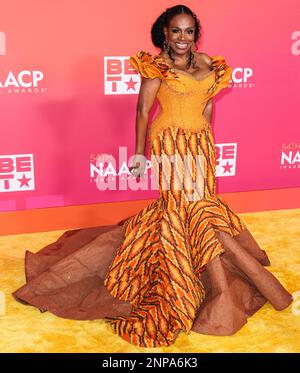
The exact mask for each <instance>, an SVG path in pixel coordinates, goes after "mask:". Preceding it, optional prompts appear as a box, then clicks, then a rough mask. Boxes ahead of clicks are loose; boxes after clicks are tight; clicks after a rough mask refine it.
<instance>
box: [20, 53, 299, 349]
mask: <svg viewBox="0 0 300 373" xmlns="http://www.w3.org/2000/svg"><path fill="white" fill-rule="evenodd" d="M130 62H131V65H132V67H133V68H134V69H136V70H137V71H138V72H139V73H140V74H141V75H142V76H144V77H146V78H149V79H153V78H160V80H161V85H160V88H159V91H158V94H157V98H158V101H159V103H160V112H159V114H158V116H157V117H156V119H155V120H154V122H153V123H152V126H151V129H150V136H149V137H150V149H151V157H152V158H151V159H154V160H155V159H157V158H155V157H162V156H165V158H166V159H170V158H171V157H172V156H173V157H175V159H176V160H177V162H174V163H173V167H170V164H169V163H165V164H164V163H163V162H162V163H161V162H160V163H159V162H157V163H156V164H155V167H156V172H157V176H158V182H159V198H158V199H157V200H155V201H154V202H152V203H150V204H149V205H148V206H146V207H145V208H144V209H142V210H141V211H139V212H138V213H137V214H136V215H134V216H131V217H128V218H126V219H124V220H122V221H121V222H119V223H118V224H116V225H112V226H100V227H93V228H83V229H77V230H70V231H66V232H65V233H64V234H63V235H62V236H61V237H59V239H58V240H57V241H56V242H54V243H51V244H50V245H48V246H46V247H44V248H43V249H41V250H40V251H39V252H38V253H35V254H33V253H31V252H29V251H26V258H25V259H26V260H25V265H26V284H25V285H23V286H22V287H20V288H19V289H18V290H16V291H15V292H14V293H13V295H14V297H15V299H17V300H18V301H20V302H23V303H25V304H30V305H33V306H35V307H38V308H39V309H40V310H41V311H49V312H52V313H54V314H55V315H57V316H60V317H64V318H70V319H80V320H94V319H104V320H105V321H106V322H108V323H109V324H110V325H111V326H112V328H113V330H114V331H115V332H116V333H117V334H118V335H119V336H121V337H122V338H123V339H125V340H126V341H128V342H130V343H132V344H134V345H138V346H141V347H161V346H169V345H171V344H173V343H174V341H175V339H176V337H177V335H178V333H179V332H180V331H184V332H186V333H189V332H190V331H194V332H198V333H202V334H211V335H230V334H233V333H235V332H236V331H237V330H239V329H240V328H241V327H242V326H243V325H244V324H245V323H246V322H247V318H248V317H249V316H251V315H252V314H253V313H255V312H256V311H257V310H258V309H259V308H261V307H262V306H263V304H264V303H265V302H266V301H269V302H270V303H271V304H272V305H273V306H274V308H275V309H277V310H282V309H284V308H286V307H287V306H288V305H289V304H290V303H291V301H292V296H291V294H290V293H289V292H288V291H287V290H286V289H285V288H284V287H283V286H282V285H281V284H280V282H279V281H278V280H277V279H276V278H275V277H274V276H273V275H272V274H271V273H270V272H269V271H267V270H266V269H265V268H264V266H268V265H270V262H269V259H268V257H267V255H266V253H265V251H263V250H262V249H261V248H260V247H259V245H258V243H257V242H256V240H255V239H254V237H253V236H252V235H251V233H250V231H249V230H248V229H247V227H246V225H245V223H244V222H243V221H242V220H241V219H240V217H239V216H238V215H237V214H236V213H235V212H234V211H233V210H232V209H231V208H230V206H229V205H228V204H227V203H226V202H225V201H224V200H223V199H222V198H221V197H219V196H218V195H217V194H216V184H215V170H216V158H215V148H214V141H213V136H212V131H211V126H210V124H209V123H208V122H207V121H206V119H205V117H204V116H203V109H204V107H205V104H206V101H207V100H208V99H209V98H211V97H212V96H214V95H216V94H217V93H218V92H219V91H220V90H221V89H222V88H225V87H227V85H228V83H229V81H230V78H231V71H232V70H231V68H230V66H228V64H227V63H226V61H225V60H224V58H223V57H222V56H220V55H216V56H213V57H212V62H213V63H212V70H211V71H210V72H209V73H208V74H207V75H206V76H204V78H202V79H201V80H197V79H195V78H194V77H193V76H192V75H191V74H188V73H186V72H181V71H176V70H174V69H172V68H171V67H170V66H169V65H168V64H167V63H166V61H165V60H164V59H163V58H162V57H160V56H158V55H156V56H153V55H151V54H150V53H149V52H147V51H140V52H138V53H137V54H136V55H134V56H131V57H130ZM187 156H188V159H189V162H188V167H187V171H188V172H187V174H186V173H185V174H184V175H185V178H186V179H187V180H189V182H190V183H189V182H187V183H185V182H184V183H183V188H177V185H178V184H176V181H178V179H180V176H182V174H183V172H185V171H186V169H183V165H184V159H186V157H187ZM199 156H200V159H201V166H202V167H201V170H202V173H200V175H201V176H202V177H201V178H199V173H198V171H199V168H198V171H197V167H196V165H197V159H198V158H197V157H199ZM173 159H174V158H173ZM166 170H167V171H166ZM166 178H168V179H169V187H168V188H165V187H164V185H165V182H166ZM186 179H185V181H186ZM191 183H193V184H191ZM191 185H194V188H191ZM191 191H192V193H191Z"/></svg>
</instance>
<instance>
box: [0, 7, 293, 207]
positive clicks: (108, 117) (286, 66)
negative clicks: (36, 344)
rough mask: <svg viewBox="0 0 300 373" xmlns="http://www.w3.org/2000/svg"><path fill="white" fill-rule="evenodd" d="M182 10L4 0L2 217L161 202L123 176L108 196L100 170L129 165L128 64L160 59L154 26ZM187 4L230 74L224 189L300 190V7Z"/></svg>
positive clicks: (131, 81) (133, 91) (132, 86)
mask: <svg viewBox="0 0 300 373" xmlns="http://www.w3.org/2000/svg"><path fill="white" fill-rule="evenodd" d="M178 3H180V2H177V1H154V2H153V1H151V2H150V1H149V2H141V1H138V0H127V1H121V0H119V1H114V2H102V1H101V2H100V1H98V0H87V1H85V2H82V1H75V0H61V1H59V2H53V1H51V0H43V1H38V0H23V1H17V0H7V1H4V0H1V12H0V120H1V136H0V211H8V210H21V209H33V208H42V207H51V206H64V205H80V204H90V203H100V202H110V201H125V200H134V199H147V198H155V197H157V195H158V192H157V191H156V190H151V189H150V187H149V183H148V186H147V185H143V187H144V190H137V191H136V190H134V189H136V188H138V185H133V184H131V185H129V186H127V187H126V185H125V184H126V183H125V184H124V182H123V187H122V188H123V190H120V189H121V188H120V177H121V176H119V175H117V176H116V178H115V182H116V188H115V190H106V191H101V190H99V189H98V188H97V187H96V183H95V180H96V176H97V175H96V174H95V173H94V174H93V172H94V170H96V167H95V165H96V161H95V159H96V156H97V155H104V154H108V155H111V156H113V157H114V159H115V160H116V163H117V164H116V172H117V173H119V171H120V167H121V164H119V163H120V162H123V159H122V160H121V158H124V157H125V158H124V162H125V163H123V166H124V165H125V166H126V164H128V158H129V156H131V155H132V154H133V152H134V145H135V136H134V132H135V106H136V101H137V93H138V88H139V76H138V75H137V74H135V73H134V71H132V69H130V66H129V65H128V57H129V56H130V55H132V54H134V53H136V52H137V51H138V50H140V49H145V50H148V51H150V52H151V53H158V52H159V50H157V49H155V48H154V47H153V46H152V44H151V38H150V28H151V25H152V23H153V22H154V20H155V19H156V17H157V16H158V15H159V14H160V13H161V12H162V11H163V10H164V9H165V8H166V7H169V6H172V5H176V4H178ZM184 4H185V5H187V6H189V7H191V9H192V10H194V11H195V12H196V13H197V15H198V17H199V19H200V22H201V25H202V37H201V39H200V42H199V44H198V47H199V48H198V49H199V51H204V52H206V53H208V54H209V55H216V54H221V55H223V56H224V57H225V59H226V60H227V62H228V63H229V64H230V65H231V66H232V68H233V74H232V84H230V87H229V88H227V89H224V90H223V92H222V93H220V94H219V95H218V96H216V97H215V98H214V103H215V105H214V115H213V128H214V135H215V142H216V145H217V155H218V163H219V164H218V170H217V187H218V189H217V191H218V193H224V192H235V191H248V190H262V189H275V188H288V187H297V186H300V178H299V170H300V155H299V150H300V136H299V135H300V130H299V123H298V122H299V117H300V105H299V89H300V68H299V66H300V26H299V14H300V3H299V1H298V0H288V1H276V2H274V1H271V0H268V1H267V0H266V1H263V2H262V1H258V0H252V1H251V2H250V1H248V2H241V1H238V0H228V1H226V2H221V1H218V0H209V1H202V2H199V1H185V2H184ZM156 113H157V106H156V107H155V108H154V110H153V112H152V116H154V115H156ZM119 152H125V155H124V154H123V155H122V156H120V155H119ZM126 153H127V156H126ZM125 168H126V167H125ZM111 170H113V168H109V169H108V168H107V167H106V164H104V171H106V172H107V171H111Z"/></svg>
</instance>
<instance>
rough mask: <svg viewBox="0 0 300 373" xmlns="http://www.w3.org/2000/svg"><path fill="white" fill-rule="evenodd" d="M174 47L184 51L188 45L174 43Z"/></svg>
mask: <svg viewBox="0 0 300 373" xmlns="http://www.w3.org/2000/svg"><path fill="white" fill-rule="evenodd" d="M175 45H176V47H177V48H179V49H185V48H186V47H187V46H188V43H175Z"/></svg>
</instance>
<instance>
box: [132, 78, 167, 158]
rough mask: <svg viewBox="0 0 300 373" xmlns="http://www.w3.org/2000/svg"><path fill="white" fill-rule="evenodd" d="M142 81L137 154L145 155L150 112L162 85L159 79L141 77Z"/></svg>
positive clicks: (137, 123)
mask: <svg viewBox="0 0 300 373" xmlns="http://www.w3.org/2000/svg"><path fill="white" fill-rule="evenodd" d="M141 79H142V80H141V87H140V92H139V97H138V101H137V107H136V122H135V131H136V137H135V154H145V143H146V136H147V127H148V120H149V112H150V111H151V108H152V105H153V103H154V100H155V97H156V94H157V92H158V89H159V87H160V83H161V81H160V79H159V78H154V79H150V78H145V77H141Z"/></svg>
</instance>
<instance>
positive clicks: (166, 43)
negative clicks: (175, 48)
mask: <svg viewBox="0 0 300 373" xmlns="http://www.w3.org/2000/svg"><path fill="white" fill-rule="evenodd" d="M163 48H164V50H166V51H167V53H169V52H170V45H169V43H168V42H167V39H165V40H164V43H163Z"/></svg>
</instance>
